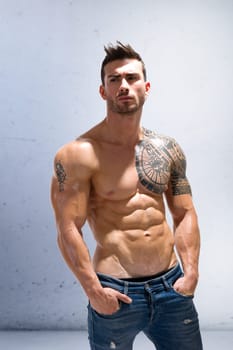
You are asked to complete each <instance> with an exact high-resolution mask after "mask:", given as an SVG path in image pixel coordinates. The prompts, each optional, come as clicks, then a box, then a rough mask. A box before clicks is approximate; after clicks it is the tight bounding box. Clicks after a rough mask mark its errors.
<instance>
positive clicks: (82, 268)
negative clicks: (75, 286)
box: [58, 230, 102, 298]
mask: <svg viewBox="0 0 233 350" xmlns="http://www.w3.org/2000/svg"><path fill="white" fill-rule="evenodd" d="M58 245H59V248H60V250H61V253H62V255H63V258H64V259H65V261H66V263H67V265H68V266H69V268H70V269H71V271H72V272H73V273H74V275H75V276H76V277H77V279H78V280H79V282H80V284H81V285H82V287H83V289H84V291H85V293H86V295H87V297H88V298H90V296H92V295H93V294H94V293H98V291H99V290H101V289H102V287H101V284H100V282H99V279H98V277H97V275H96V273H95V271H94V269H93V266H92V262H91V258H90V254H89V251H88V249H87V247H86V244H85V242H84V240H83V238H82V235H81V234H80V233H79V232H78V231H77V232H74V231H73V230H72V231H71V232H66V233H64V232H63V233H59V234H58Z"/></svg>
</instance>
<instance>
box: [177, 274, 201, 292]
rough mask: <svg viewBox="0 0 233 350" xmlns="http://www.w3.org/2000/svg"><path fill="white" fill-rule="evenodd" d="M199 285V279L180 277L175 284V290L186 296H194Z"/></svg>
mask: <svg viewBox="0 0 233 350" xmlns="http://www.w3.org/2000/svg"><path fill="white" fill-rule="evenodd" d="M196 285H197V279H196V278H190V277H185V276H184V277H180V278H178V280H176V282H175V283H174V284H173V289H174V290H175V291H176V292H177V293H179V294H182V295H184V296H190V295H194V292H195V289H196Z"/></svg>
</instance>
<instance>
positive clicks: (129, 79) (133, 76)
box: [128, 75, 137, 81]
mask: <svg viewBox="0 0 233 350" xmlns="http://www.w3.org/2000/svg"><path fill="white" fill-rule="evenodd" d="M136 79H137V77H136V75H130V76H129V77H128V81H133V80H136Z"/></svg>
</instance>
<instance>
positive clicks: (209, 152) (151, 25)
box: [0, 0, 233, 329]
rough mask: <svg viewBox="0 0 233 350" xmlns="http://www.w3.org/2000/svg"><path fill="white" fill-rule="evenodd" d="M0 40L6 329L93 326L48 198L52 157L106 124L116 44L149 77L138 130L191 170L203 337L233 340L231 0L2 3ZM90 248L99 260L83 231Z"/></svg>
mask: <svg viewBox="0 0 233 350" xmlns="http://www.w3.org/2000/svg"><path fill="white" fill-rule="evenodd" d="M0 33H1V34H0V36H1V40H0V118H1V124H0V125H1V126H0V159H1V176H0V190H1V193H0V225H1V232H0V328H1V329H13V328H17V329H24V328H25V329H83V328H85V327H86V302H87V301H86V297H85V295H84V293H83V291H82V290H81V288H80V286H79V284H78V282H77V281H76V280H75V278H74V276H73V275H72V274H71V272H70V271H69V270H68V268H67V267H66V265H65V264H64V262H63V260H62V257H61V255H60V253H59V251H58V248H57V244H56V230H55V224H54V218H53V212H52V209H51V205H50V198H49V187H50V178H51V174H52V163H53V157H54V155H55V153H56V151H57V149H58V148H59V147H60V146H61V145H63V144H64V143H66V142H68V141H70V140H72V139H74V138H75V137H76V136H78V135H79V134H80V133H82V132H83V131H85V130H87V129H88V128H89V127H91V126H93V125H94V124H95V123H97V122H99V121H100V120H102V118H103V117H104V116H105V105H104V102H103V101H102V100H101V99H100V97H99V95H98V87H99V84H100V78H99V71H100V64H101V61H102V59H103V56H104V51H103V46H104V45H105V44H107V43H109V42H115V41H116V40H117V39H118V40H121V41H122V42H125V43H127V42H129V43H131V44H132V45H133V46H134V47H135V48H136V49H137V50H138V51H139V52H140V53H141V54H142V56H143V58H144V61H145V63H146V66H147V71H148V78H149V80H150V81H151V84H152V91H151V95H150V97H149V99H148V100H147V102H146V105H145V110H144V119H143V125H144V126H146V127H149V128H151V129H155V130H157V131H159V132H160V133H163V134H167V135H170V136H173V137H175V138H176V139H177V140H178V142H179V143H180V144H181V146H182V148H183V149H184V150H185V153H186V156H187V159H188V176H189V179H190V181H191V183H192V189H193V194H194V202H195V204H196V207H197V210H198V213H199V221H200V227H201V233H202V251H201V258H200V273H201V276H200V283H199V287H198V290H197V293H196V304H197V307H198V310H199V315H200V320H201V326H202V328H205V329H233V300H232V288H233V280H232V275H233V271H232V270H233V268H232V266H233V254H232V250H233V234H232V177H233V162H232V152H233V145H232V144H233V143H232V130H233V125H232V113H233V98H232V88H233V86H232V85H233V1H232V0H219V1H217V0H212V1H211V0H209V1H207V0H183V1H182V0H173V1H172V0H160V1H159V0H158V1H157V0H145V1H139V0H134V1H133V0H132V1H131V0H130V1H128V2H125V1H123V0H118V1H112V2H110V1H109V0H99V1H95V0H85V1H81V0H76V1H75V0H5V1H4V0H0ZM85 239H86V241H87V243H88V245H89V247H90V250H91V252H92V251H93V248H94V242H93V239H92V235H91V232H90V230H89V229H88V227H85Z"/></svg>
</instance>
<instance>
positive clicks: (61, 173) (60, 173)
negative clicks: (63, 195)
mask: <svg viewBox="0 0 233 350" xmlns="http://www.w3.org/2000/svg"><path fill="white" fill-rule="evenodd" d="M56 175H57V181H58V184H59V191H60V192H62V191H64V184H65V179H66V173H65V169H64V167H63V165H62V164H61V161H58V162H57V163H56Z"/></svg>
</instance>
